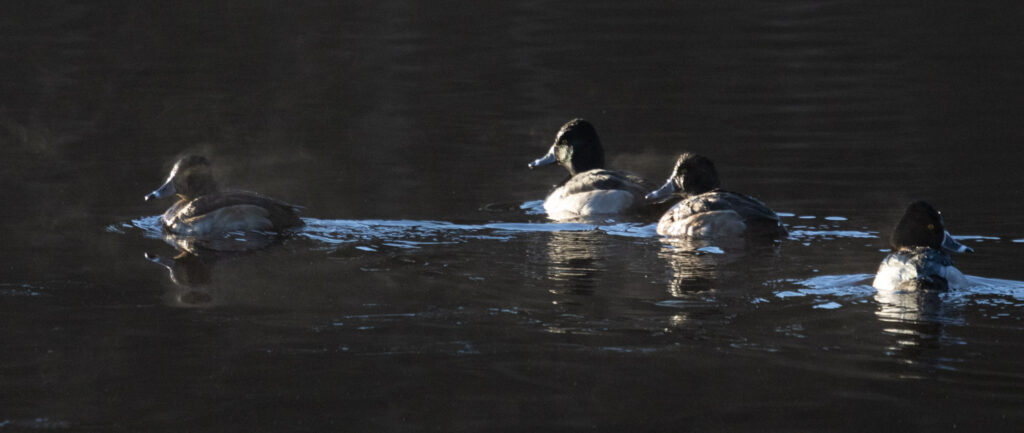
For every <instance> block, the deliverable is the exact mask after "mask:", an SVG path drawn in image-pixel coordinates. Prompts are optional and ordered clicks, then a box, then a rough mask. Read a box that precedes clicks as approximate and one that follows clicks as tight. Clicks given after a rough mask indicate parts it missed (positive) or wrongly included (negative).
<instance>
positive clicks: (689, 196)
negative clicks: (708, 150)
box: [644, 152, 788, 240]
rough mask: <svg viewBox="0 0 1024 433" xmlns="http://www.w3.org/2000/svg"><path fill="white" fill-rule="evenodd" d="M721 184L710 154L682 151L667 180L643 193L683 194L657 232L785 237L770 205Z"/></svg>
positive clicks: (696, 236) (684, 235)
mask: <svg viewBox="0 0 1024 433" xmlns="http://www.w3.org/2000/svg"><path fill="white" fill-rule="evenodd" d="M720 184H721V181H720V180H719V178H718V171H717V170H716V169H715V164H714V162H712V161H711V159H710V158H708V157H706V156H703V155H699V154H696V153H691V152H684V153H683V154H681V155H679V158H678V159H677V160H676V164H675V167H673V169H672V174H671V175H670V176H669V178H668V181H666V182H665V184H664V185H663V186H661V187H660V188H658V189H657V190H654V191H652V192H651V193H649V194H647V195H646V196H645V197H644V198H645V199H647V200H650V201H662V200H667V199H669V198H671V197H680V198H682V200H681V201H679V202H678V203H676V204H675V206H672V208H671V209H669V210H668V211H667V212H665V214H664V215H662V217H661V219H660V220H659V221H658V227H657V232H658V234H660V235H662V236H668V237H677V238H691V239H719V238H734V239H738V238H767V239H771V240H777V239H781V238H784V237H786V235H787V234H788V233H787V232H786V229H785V227H783V226H782V222H781V221H780V220H779V216H778V215H777V214H776V213H775V212H774V211H772V210H771V209H769V208H768V206H766V205H765V204H764V203H763V202H761V201H760V200H758V199H756V198H754V197H751V196H749V195H746V194H740V193H737V192H732V191H725V190H722V189H720V188H719V186H720Z"/></svg>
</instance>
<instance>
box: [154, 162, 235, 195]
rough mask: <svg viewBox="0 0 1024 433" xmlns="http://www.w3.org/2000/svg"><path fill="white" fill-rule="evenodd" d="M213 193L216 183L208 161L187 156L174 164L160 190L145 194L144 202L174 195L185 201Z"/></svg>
mask: <svg viewBox="0 0 1024 433" xmlns="http://www.w3.org/2000/svg"><path fill="white" fill-rule="evenodd" d="M215 191H217V182H216V181H214V179H213V171H212V170H211V169H210V161H208V160H207V159H206V158H204V157H202V156H198V155H188V156H185V157H183V158H181V159H179V160H178V162H177V163H175V164H174V168H172V169H171V174H170V175H168V176H167V181H166V182H164V184H163V185H162V186H160V188H157V189H156V191H153V192H151V193H149V194H146V201H149V200H152V199H156V198H165V197H170V196H172V195H175V194H177V195H179V196H181V197H183V198H186V199H188V198H195V197H199V196H201V195H203V194H209V193H212V192H215Z"/></svg>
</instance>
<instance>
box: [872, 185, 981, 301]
mask: <svg viewBox="0 0 1024 433" xmlns="http://www.w3.org/2000/svg"><path fill="white" fill-rule="evenodd" d="M889 243H890V245H891V246H892V252H891V253H890V254H889V255H888V256H886V257H885V259H884V260H882V264H881V265H879V266H878V272H877V273H876V274H875V280H874V281H873V282H872V283H871V285H872V286H874V287H875V288H876V289H879V290H880V291H881V290H886V291H889V290H893V291H896V290H906V291H914V290H917V289H933V290H937V291H945V290H949V289H961V288H964V287H967V286H968V285H969V283H968V281H967V278H966V277H964V274H963V273H962V272H960V270H959V269H957V268H956V267H955V266H953V259H952V258H951V257H950V255H949V253H951V252H952V253H973V252H974V249H973V248H971V247H968V246H966V245H964V244H962V243H960V242H959V241H957V240H956V239H954V238H953V236H952V235H950V234H949V232H948V231H946V224H945V220H944V218H943V216H942V213H940V212H939V211H937V210H935V207H934V206H932V205H931V204H930V203H928V202H925V201H915V202H913V203H910V205H908V206H907V210H906V211H905V212H904V213H903V217H901V218H900V221H899V223H897V224H896V228H894V229H893V231H892V235H891V236H890V237H889Z"/></svg>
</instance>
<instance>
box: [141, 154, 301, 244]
mask: <svg viewBox="0 0 1024 433" xmlns="http://www.w3.org/2000/svg"><path fill="white" fill-rule="evenodd" d="M172 195H177V196H178V197H179V198H180V199H179V200H178V202H177V203H175V204H174V205H173V206H171V207H170V208H169V209H167V211H166V212H164V214H163V216H162V217H160V222H161V223H162V224H163V226H164V230H166V231H167V232H169V233H172V234H175V235H180V236H194V237H199V238H204V237H214V236H219V235H223V234H225V233H228V232H235V231H273V232H281V231H282V230H284V229H287V228H289V227H296V226H300V225H302V220H301V219H299V216H298V209H299V207H297V206H294V205H291V204H288V203H285V202H283V201H280V200H276V199H273V198H270V197H267V196H265V195H262V194H258V193H255V192H249V191H239V190H220V189H218V187H217V182H215V181H214V179H213V173H212V171H211V170H210V162H209V161H207V160H206V158H203V157H201V156H195V155H190V156H186V157H184V158H181V159H180V160H178V162H177V163H175V164H174V168H173V169H171V174H170V176H168V177H167V182H166V183H164V184H163V186H161V187H160V188H157V190H156V191H153V192H151V193H149V194H147V195H146V201H149V200H152V199H157V198H165V197H170V196H172Z"/></svg>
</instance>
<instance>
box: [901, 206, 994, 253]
mask: <svg viewBox="0 0 1024 433" xmlns="http://www.w3.org/2000/svg"><path fill="white" fill-rule="evenodd" d="M889 243H890V244H891V245H892V248H893V250H895V251H898V250H901V249H909V248H914V247H928V248H934V249H936V250H938V249H945V250H948V251H952V252H955V253H963V252H974V249H972V248H971V247H968V246H966V245H964V244H961V243H960V242H958V241H957V240H956V239H954V238H953V236H951V235H950V234H949V232H947V231H946V223H945V220H944V219H943V218H942V213H941V212H939V211H937V210H935V207H933V206H932V205H931V204H928V203H927V202H924V201H915V202H913V203H911V204H910V206H907V210H906V212H904V213H903V217H902V218H900V222H899V223H897V224H896V228H895V229H893V231H892V236H891V237H890V238H889Z"/></svg>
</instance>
